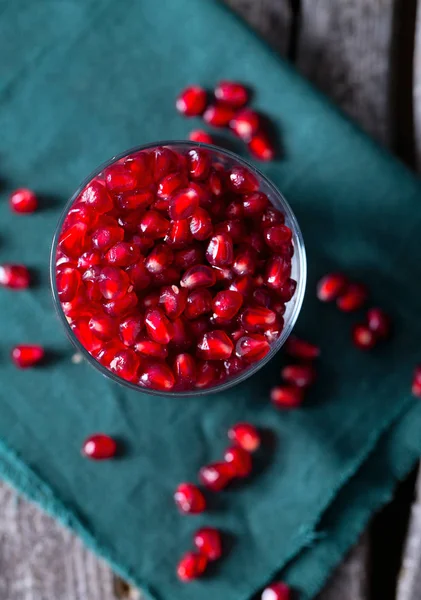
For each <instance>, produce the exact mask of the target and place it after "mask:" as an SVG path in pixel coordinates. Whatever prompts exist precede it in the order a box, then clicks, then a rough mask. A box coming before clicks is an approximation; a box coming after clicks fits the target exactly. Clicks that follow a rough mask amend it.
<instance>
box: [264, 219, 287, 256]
mask: <svg viewBox="0 0 421 600" xmlns="http://www.w3.org/2000/svg"><path fill="white" fill-rule="evenodd" d="M264 238H265V242H266V244H267V245H268V246H269V247H270V248H271V249H272V250H273V251H274V252H282V249H283V247H284V246H285V244H289V243H290V242H291V239H292V231H291V229H290V228H289V227H287V226H286V225H283V224H279V225H273V226H272V227H268V228H267V229H265V231H264Z"/></svg>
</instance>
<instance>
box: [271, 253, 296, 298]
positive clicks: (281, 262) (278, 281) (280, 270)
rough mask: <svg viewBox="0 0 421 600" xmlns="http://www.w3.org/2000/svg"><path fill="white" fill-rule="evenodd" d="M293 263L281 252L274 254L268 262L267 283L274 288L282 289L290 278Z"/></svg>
mask: <svg viewBox="0 0 421 600" xmlns="http://www.w3.org/2000/svg"><path fill="white" fill-rule="evenodd" d="M290 273H291V263H290V262H287V261H286V260H285V259H284V258H283V257H282V256H280V255H279V254H274V255H273V256H271V257H270V258H269V260H268V261H267V263H266V274H265V281H266V285H267V286H268V287H270V288H272V289H273V290H280V289H281V288H282V286H283V285H284V284H285V282H286V281H287V279H288V278H289V276H290Z"/></svg>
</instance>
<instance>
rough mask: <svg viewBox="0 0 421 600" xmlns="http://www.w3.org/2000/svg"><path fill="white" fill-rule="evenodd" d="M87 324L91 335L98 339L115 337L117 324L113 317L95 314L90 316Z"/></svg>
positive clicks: (106, 339)
mask: <svg viewBox="0 0 421 600" xmlns="http://www.w3.org/2000/svg"><path fill="white" fill-rule="evenodd" d="M88 326H89V329H90V330H91V331H92V333H93V335H94V336H95V337H97V338H98V339H100V340H105V341H108V340H111V339H112V338H113V337H115V335H116V332H117V326H116V322H115V321H114V319H111V317H108V316H107V315H103V314H97V315H94V316H93V317H91V319H90V320H89V323H88Z"/></svg>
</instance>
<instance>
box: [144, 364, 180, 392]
mask: <svg viewBox="0 0 421 600" xmlns="http://www.w3.org/2000/svg"><path fill="white" fill-rule="evenodd" d="M139 384H140V385H144V386H145V387H147V388H150V389H154V390H160V391H162V392H169V391H171V390H172V388H173V387H174V384H175V377H174V373H173V372H172V370H171V369H170V367H169V366H168V365H167V364H165V363H164V362H163V363H159V362H156V361H154V362H152V363H150V364H145V365H143V364H142V365H141V369H140V379H139Z"/></svg>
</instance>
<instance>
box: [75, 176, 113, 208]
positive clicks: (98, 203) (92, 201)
mask: <svg viewBox="0 0 421 600" xmlns="http://www.w3.org/2000/svg"><path fill="white" fill-rule="evenodd" d="M80 201H81V202H83V203H85V204H86V205H87V206H89V207H90V208H92V209H94V211H95V212H96V213H97V214H100V215H102V214H104V213H106V212H108V211H110V210H112V209H113V207H114V204H113V201H112V199H111V196H110V195H109V193H108V191H107V189H106V188H105V187H104V186H103V185H102V183H100V182H99V181H91V182H90V183H89V184H88V185H87V186H86V187H85V189H84V190H83V192H82V193H81V195H80Z"/></svg>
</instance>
